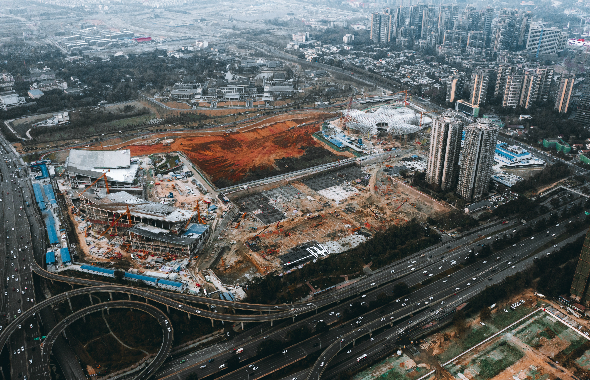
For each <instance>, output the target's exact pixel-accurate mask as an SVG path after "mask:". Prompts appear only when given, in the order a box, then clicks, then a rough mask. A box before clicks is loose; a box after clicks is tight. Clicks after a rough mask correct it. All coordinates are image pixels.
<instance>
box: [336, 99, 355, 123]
mask: <svg viewBox="0 0 590 380" xmlns="http://www.w3.org/2000/svg"><path fill="white" fill-rule="evenodd" d="M353 99H354V95H352V96H351V97H350V99H349V100H348V106H347V107H346V111H342V116H340V120H338V124H340V128H342V130H343V131H345V130H346V123H347V122H348V119H349V116H348V114H349V113H350V110H351V109H352V101H353Z"/></svg>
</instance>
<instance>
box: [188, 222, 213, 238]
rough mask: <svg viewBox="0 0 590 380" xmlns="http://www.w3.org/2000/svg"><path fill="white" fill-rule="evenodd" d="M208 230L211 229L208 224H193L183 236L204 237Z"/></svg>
mask: <svg viewBox="0 0 590 380" xmlns="http://www.w3.org/2000/svg"><path fill="white" fill-rule="evenodd" d="M207 229H209V225H208V224H197V223H191V224H190V225H189V226H188V228H187V230H186V232H185V233H184V234H183V235H184V236H188V235H190V234H195V235H202V234H203V233H204V232H205V231H207Z"/></svg>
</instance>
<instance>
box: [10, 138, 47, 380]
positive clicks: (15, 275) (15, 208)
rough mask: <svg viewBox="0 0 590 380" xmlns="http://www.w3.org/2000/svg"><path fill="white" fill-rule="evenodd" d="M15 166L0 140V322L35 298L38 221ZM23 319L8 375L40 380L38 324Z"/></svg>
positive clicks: (23, 177) (12, 347)
mask: <svg viewBox="0 0 590 380" xmlns="http://www.w3.org/2000/svg"><path fill="white" fill-rule="evenodd" d="M18 167H19V165H17V162H16V156H15V155H14V153H13V151H12V149H11V147H10V146H8V145H7V144H6V142H5V141H3V140H0V173H1V174H0V176H1V178H0V180H1V182H0V199H2V202H1V203H2V204H1V205H0V209H1V210H2V219H1V220H2V224H3V231H2V234H0V235H2V238H1V241H0V266H1V271H2V278H3V281H2V282H3V286H2V290H1V292H2V293H1V299H2V303H1V306H2V317H3V318H2V325H6V324H7V323H8V322H10V321H13V320H14V319H15V318H16V317H17V316H20V315H22V313H23V312H25V311H26V310H28V309H29V308H31V307H32V306H33V305H34V304H35V300H36V296H35V289H34V285H33V280H32V272H31V266H30V263H31V261H34V259H33V254H32V252H33V241H34V240H35V239H33V238H32V236H31V230H32V229H33V231H35V230H34V228H35V226H38V224H36V221H34V222H32V223H29V220H28V217H29V216H30V215H32V214H31V212H32V211H31V210H30V209H29V210H27V207H26V206H25V202H26V200H25V199H28V198H29V193H28V190H29V188H28V187H27V178H26V174H25V173H23V171H22V170H17V169H18ZM37 244H38V243H37ZM26 322H27V323H26V327H25V326H22V328H18V331H16V333H15V334H13V335H12V336H11V339H10V345H9V350H10V351H9V353H10V363H11V377H12V378H23V379H24V378H25V377H26V378H28V379H42V378H44V377H43V376H42V374H41V373H40V372H39V366H38V363H40V352H39V351H38V350H35V347H36V342H35V341H33V338H35V337H37V336H39V335H40V327H39V323H38V320H37V318H31V319H30V320H27V321H26ZM23 324H24V322H23Z"/></svg>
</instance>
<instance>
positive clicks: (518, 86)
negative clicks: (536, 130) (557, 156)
mask: <svg viewBox="0 0 590 380" xmlns="http://www.w3.org/2000/svg"><path fill="white" fill-rule="evenodd" d="M574 81H575V77H574V76H573V75H569V74H561V75H560V76H559V77H558V78H557V80H556V78H555V72H554V69H553V68H552V67H545V66H534V67H519V66H515V65H509V64H500V65H498V66H497V67H496V68H494V69H490V68H476V69H475V70H473V72H472V73H471V77H470V78H469V80H468V81H467V80H466V79H465V77H464V76H463V75H460V74H453V75H451V76H449V77H448V78H447V80H446V86H447V94H446V101H447V102H449V103H454V102H456V101H457V100H459V99H462V94H463V92H464V90H467V91H466V92H467V93H468V94H469V95H468V96H469V98H468V99H463V100H466V101H467V102H468V103H470V104H471V105H473V106H481V105H483V104H486V103H487V102H489V100H490V98H498V99H499V101H500V104H501V105H502V107H507V108H516V107H522V108H524V109H528V108H530V107H531V106H532V105H533V104H534V103H537V102H547V101H548V100H551V101H554V105H555V107H554V108H555V110H556V111H558V112H561V113H567V112H568V110H569V109H570V104H571V101H572V100H573V96H572V94H573V86H574ZM466 82H467V83H466Z"/></svg>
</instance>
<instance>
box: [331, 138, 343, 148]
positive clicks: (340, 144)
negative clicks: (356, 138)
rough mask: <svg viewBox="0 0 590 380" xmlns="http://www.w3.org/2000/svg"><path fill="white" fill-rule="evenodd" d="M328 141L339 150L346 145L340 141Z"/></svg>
mask: <svg viewBox="0 0 590 380" xmlns="http://www.w3.org/2000/svg"><path fill="white" fill-rule="evenodd" d="M328 141H330V142H331V143H332V144H334V145H336V146H337V147H338V148H342V146H343V145H344V144H342V141H340V140H336V139H330V140H328Z"/></svg>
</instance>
